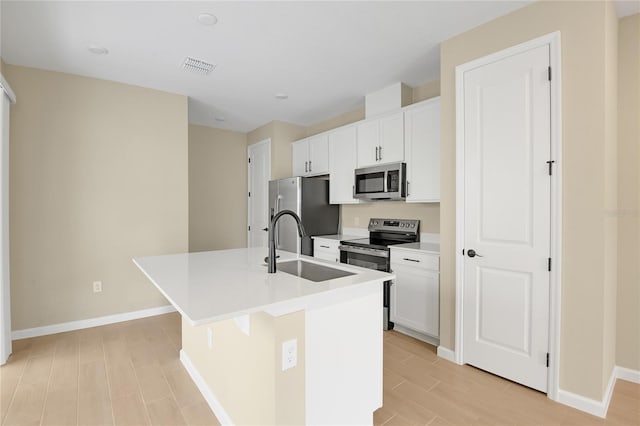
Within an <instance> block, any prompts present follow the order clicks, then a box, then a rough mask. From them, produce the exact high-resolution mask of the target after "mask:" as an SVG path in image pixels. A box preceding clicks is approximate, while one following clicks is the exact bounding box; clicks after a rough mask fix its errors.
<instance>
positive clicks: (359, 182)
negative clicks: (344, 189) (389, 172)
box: [356, 172, 384, 194]
mask: <svg viewBox="0 0 640 426" xmlns="http://www.w3.org/2000/svg"><path fill="white" fill-rule="evenodd" d="M356 192H357V193H358V194H367V193H372V192H384V172H375V173H366V174H362V175H357V176H356Z"/></svg>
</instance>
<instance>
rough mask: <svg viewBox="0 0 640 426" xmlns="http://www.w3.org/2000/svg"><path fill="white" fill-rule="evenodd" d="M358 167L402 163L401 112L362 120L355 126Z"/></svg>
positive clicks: (402, 121) (402, 115)
mask: <svg viewBox="0 0 640 426" xmlns="http://www.w3.org/2000/svg"><path fill="white" fill-rule="evenodd" d="M356 129H357V130H356V132H357V141H358V142H357V146H358V149H357V152H358V161H357V166H358V167H364V166H371V165H375V164H384V163H393V162H396V161H404V114H403V112H402V111H399V112H395V113H393V114H389V115H385V116H383V117H376V118H371V119H368V120H364V121H362V122H360V123H358V124H357V125H356Z"/></svg>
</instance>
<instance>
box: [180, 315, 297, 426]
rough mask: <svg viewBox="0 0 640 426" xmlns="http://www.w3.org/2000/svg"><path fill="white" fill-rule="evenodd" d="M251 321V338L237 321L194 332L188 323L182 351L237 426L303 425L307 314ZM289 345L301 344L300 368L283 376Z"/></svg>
mask: <svg viewBox="0 0 640 426" xmlns="http://www.w3.org/2000/svg"><path fill="white" fill-rule="evenodd" d="M249 318H250V319H249V322H250V334H249V335H248V336H247V335H246V334H244V333H243V332H242V331H240V329H239V328H238V327H237V326H236V324H235V322H234V320H227V321H220V322H215V323H212V324H209V325H203V326H197V327H193V326H191V325H189V324H188V322H187V321H186V320H184V319H183V320H182V349H183V350H184V351H185V353H186V354H187V356H188V357H189V359H190V360H191V362H192V363H193V365H194V366H195V367H196V369H197V370H198V372H199V373H200V374H201V376H202V377H203V379H204V381H205V382H206V383H207V385H208V386H209V388H210V389H211V391H212V392H213V394H214V395H215V396H216V398H217V399H218V401H220V403H221V405H222V406H223V407H224V408H225V410H226V412H227V414H228V415H229V417H230V418H231V420H232V421H233V423H234V424H238V425H270V424H277V425H301V424H304V421H305V347H304V346H305V345H304V341H305V317H304V311H299V312H294V313H292V314H287V315H283V316H280V317H272V316H270V315H268V314H266V313H264V312H260V313H256V314H251V315H250V317H249ZM207 329H211V333H212V336H213V345H212V347H211V348H209V347H208V344H207V341H208V336H207V333H208V331H207ZM290 339H296V340H297V346H298V364H297V365H296V367H294V368H291V369H288V370H286V371H282V368H281V367H282V361H281V360H282V343H283V342H285V341H287V340H290ZM256 355H257V356H256Z"/></svg>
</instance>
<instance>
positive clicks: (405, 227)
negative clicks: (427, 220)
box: [369, 218, 420, 233]
mask: <svg viewBox="0 0 640 426" xmlns="http://www.w3.org/2000/svg"><path fill="white" fill-rule="evenodd" d="M419 227H420V221H419V220H417V219H379V218H377V219H376V218H373V219H369V232H371V231H374V232H376V231H377V232H380V231H391V232H415V233H417V232H418V229H419Z"/></svg>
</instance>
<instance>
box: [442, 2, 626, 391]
mask: <svg viewBox="0 0 640 426" xmlns="http://www.w3.org/2000/svg"><path fill="white" fill-rule="evenodd" d="M610 7H611V5H610V4H606V3H604V2H590V1H584V2H581V1H576V2H562V1H551V2H536V3H534V4H532V5H530V6H527V7H525V8H523V9H520V10H518V11H516V12H514V13H512V14H509V15H506V16H504V17H501V18H498V19H496V20H494V21H492V22H489V23H487V24H485V25H482V26H480V27H478V28H476V29H473V30H471V31H468V32H466V33H463V34H461V35H459V36H457V37H454V38H452V39H450V40H447V41H445V42H444V43H442V45H441V90H442V93H441V94H442V119H441V124H442V160H441V161H442V172H441V182H442V188H441V192H442V198H441V240H442V244H441V264H440V271H441V274H440V294H441V298H440V309H441V320H440V324H441V329H440V333H441V338H440V342H441V344H442V345H443V346H445V347H447V348H453V347H454V335H455V331H454V326H455V317H454V312H455V309H454V308H455V258H456V256H455V208H456V206H455V181H456V176H455V174H456V173H455V84H454V79H455V66H456V65H459V64H463V63H465V62H468V61H470V60H473V59H476V58H479V57H481V56H484V55H487V54H490V53H493V52H496V51H499V50H501V49H504V48H507V47H509V46H513V45H515V44H518V43H521V42H524V41H527V40H530V39H532V38H535V37H538V36H541V35H544V34H547V33H551V32H553V31H558V30H559V31H561V34H562V67H563V69H562V73H563V75H562V78H563V80H562V81H563V91H562V100H563V106H562V116H563V160H562V164H560V165H559V166H560V167H562V170H563V188H562V191H563V204H562V208H563V246H564V247H563V253H562V255H563V262H562V319H561V324H562V330H561V336H560V338H561V360H560V388H561V389H564V390H567V391H570V392H573V393H577V394H579V395H583V396H585V397H587V398H592V399H596V400H600V399H601V397H602V395H603V389H604V387H605V386H606V382H603V377H604V376H606V375H607V374H608V373H609V372H608V371H607V370H608V369H609V368H608V365H607V366H606V367H605V358H608V357H610V353H611V351H612V350H613V349H611V348H609V347H607V348H605V347H603V346H602V345H603V343H604V342H605V340H610V335H609V328H610V324H609V315H610V312H605V310H606V309H605V303H603V298H604V297H605V295H608V294H611V293H610V292H611V283H610V282H609V281H607V280H608V279H610V277H607V276H605V268H604V262H603V258H604V257H605V256H606V253H605V252H604V249H605V242H606V239H605V235H606V232H605V226H606V225H607V223H606V220H605V216H606V212H605V209H606V203H605V189H606V187H607V186H606V185H608V184H609V182H608V181H607V180H606V178H605V172H606V171H607V162H606V161H605V151H606V150H607V149H608V148H607V144H608V143H615V139H613V140H607V136H609V135H607V133H606V129H605V120H606V119H605V117H606V114H605V84H604V82H605V68H606V67H605V62H606V54H605V53H606V51H605V40H606V37H605V32H606V30H607V28H606V27H607V25H608V23H609V22H610V21H608V20H607V19H605V16H606V14H607V13H609V8H610ZM605 327H606V330H605ZM585 372H590V374H585Z"/></svg>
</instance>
